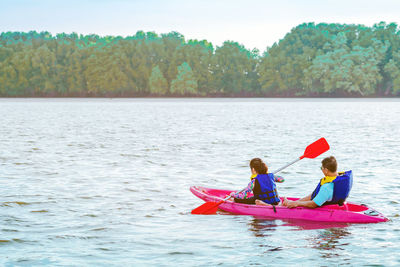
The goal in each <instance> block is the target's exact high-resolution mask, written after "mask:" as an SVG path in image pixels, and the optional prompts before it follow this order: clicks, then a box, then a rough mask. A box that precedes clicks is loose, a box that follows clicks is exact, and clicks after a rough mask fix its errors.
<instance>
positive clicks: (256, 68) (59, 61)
mask: <svg viewBox="0 0 400 267" xmlns="http://www.w3.org/2000/svg"><path fill="white" fill-rule="evenodd" d="M399 36H400V32H399V27H398V25H397V24H395V23H390V24H386V23H385V22H381V23H378V24H375V25H374V26H372V27H366V26H364V25H355V24H325V23H321V24H317V25H315V24H314V23H304V24H301V25H299V26H297V27H295V28H293V29H292V30H291V31H290V32H289V33H288V34H286V36H285V37H284V38H283V39H281V40H279V42H277V43H275V44H274V45H273V46H272V47H268V48H267V49H266V51H265V52H264V53H261V52H260V51H258V50H257V49H253V50H249V49H247V48H245V47H244V46H243V45H241V44H239V43H237V42H234V41H226V42H224V43H223V45H222V46H217V47H214V46H213V44H212V43H210V42H208V41H206V40H201V41H199V40H185V38H184V36H183V35H182V34H180V33H178V32H170V33H167V34H161V35H158V34H156V33H154V32H143V31H139V32H137V33H136V34H135V35H133V36H128V37H121V36H105V37H101V36H98V35H94V34H93V35H78V34H76V33H72V34H65V33H61V34H57V35H55V36H53V35H52V34H50V33H49V32H40V33H38V32H36V31H31V32H27V33H25V32H3V33H1V34H0V97H43V96H49V97H66V96H72V97H73V96H78V97H91V96H94V97H146V96H152V97H153V96H160V97H164V96H218V97H254V96H268V97H282V96H283V97H326V96H336V97H348V96H349V97H376V96H387V97H398V96H400V52H399V48H400V37H399Z"/></svg>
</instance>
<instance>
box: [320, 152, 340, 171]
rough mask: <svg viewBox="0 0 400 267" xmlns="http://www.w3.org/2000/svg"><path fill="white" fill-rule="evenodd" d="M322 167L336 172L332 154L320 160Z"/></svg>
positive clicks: (335, 163)
mask: <svg viewBox="0 0 400 267" xmlns="http://www.w3.org/2000/svg"><path fill="white" fill-rule="evenodd" d="M322 167H324V168H327V169H328V170H329V171H330V172H336V170H337V162H336V159H335V157H334V156H330V157H327V158H324V159H323V160H322Z"/></svg>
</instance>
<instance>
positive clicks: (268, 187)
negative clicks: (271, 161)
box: [254, 173, 280, 205]
mask: <svg viewBox="0 0 400 267" xmlns="http://www.w3.org/2000/svg"><path fill="white" fill-rule="evenodd" d="M255 179H257V181H258V184H259V185H260V191H261V193H260V194H257V195H256V194H255V195H254V196H255V198H256V199H259V200H262V201H264V202H265V203H268V204H272V205H276V204H278V203H279V202H280V199H279V197H278V192H277V191H276V185H275V178H274V174H273V173H268V174H258V175H257V177H256V178H255ZM257 193H258V192H257Z"/></svg>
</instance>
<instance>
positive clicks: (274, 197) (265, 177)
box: [231, 158, 280, 205]
mask: <svg viewBox="0 0 400 267" xmlns="http://www.w3.org/2000/svg"><path fill="white" fill-rule="evenodd" d="M250 170H251V173H252V176H251V181H250V183H249V184H248V185H247V187H246V189H245V190H243V191H241V192H238V193H232V194H231V196H232V197H233V198H234V201H235V202H237V203H244V204H259V202H261V201H263V202H265V203H267V204H270V205H277V204H279V202H280V199H279V197H278V192H277V190H276V185H275V178H274V175H273V174H272V173H268V167H267V165H266V164H265V163H264V162H263V161H262V160H261V159H259V158H254V159H252V160H251V161H250ZM265 203H264V204H265Z"/></svg>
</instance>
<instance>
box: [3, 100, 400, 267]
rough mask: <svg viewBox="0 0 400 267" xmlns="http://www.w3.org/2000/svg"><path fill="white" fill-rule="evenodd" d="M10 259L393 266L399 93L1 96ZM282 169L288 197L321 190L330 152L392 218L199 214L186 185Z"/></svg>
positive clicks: (241, 182)
mask: <svg viewBox="0 0 400 267" xmlns="http://www.w3.org/2000/svg"><path fill="white" fill-rule="evenodd" d="M0 125H1V126H0V214H1V216H0V234H1V236H0V264H1V265H3V266H32V265H33V266H43V265H49V266H88V265H90V266H99V265H104V266H124V265H125V266H210V265H211V266H232V265H234V266H235V265H236V266H252V265H264V266H265V265H268V266H300V265H301V266H337V265H350V266H381V265H382V266H395V265H397V266H399V265H400V251H399V249H400V245H399V244H400V218H399V214H400V211H399V207H400V198H399V194H400V175H399V172H398V168H399V167H400V139H399V135H400V100H399V99H364V100H360V99H290V100H287V99H0ZM320 137H325V138H326V139H327V141H328V142H329V144H330V146H331V150H330V151H328V152H327V153H325V154H323V155H322V156H320V157H318V158H316V159H304V160H302V161H300V162H298V163H296V164H295V165H292V166H290V167H289V168H287V169H285V170H284V171H282V172H281V175H282V176H283V177H284V178H285V179H286V181H285V182H284V183H282V184H278V190H279V193H280V195H283V196H293V197H302V196H305V195H307V194H309V193H310V192H311V191H312V190H313V189H314V187H315V185H316V183H317V181H318V179H320V178H321V176H322V173H321V171H320V169H319V167H320V164H321V160H322V159H323V157H324V156H329V155H334V156H336V158H337V160H338V163H339V169H340V170H349V169H352V170H353V172H354V179H355V180H354V186H353V189H352V192H351V195H350V197H349V199H348V200H349V201H352V202H358V203H365V204H368V205H369V206H371V207H373V208H375V209H377V210H378V211H381V212H382V213H384V214H385V215H386V216H387V217H389V218H390V221H389V222H386V223H380V224H351V225H349V226H347V227H328V226H327V228H324V229H311V230H310V229H308V230H304V229H306V228H307V227H304V225H303V223H302V222H296V223H288V222H287V221H286V222H285V221H281V220H267V219H261V218H254V217H252V216H237V215H231V214H224V213H223V212H219V214H218V215H210V216H202V215H191V214H190V211H191V210H192V209H193V208H195V207H197V206H199V205H201V204H202V203H203V202H202V201H201V200H200V199H198V198H196V197H195V196H193V195H192V194H191V193H190V191H189V187H190V186H192V185H201V186H207V187H214V188H224V189H241V188H243V187H244V186H245V185H246V184H247V182H248V181H249V176H250V171H249V168H248V163H249V160H250V159H251V158H253V157H261V158H263V159H264V160H265V161H266V162H267V164H268V165H269V168H270V170H274V169H278V168H279V167H281V166H283V165H285V164H286V163H288V162H290V161H292V160H294V159H296V158H297V157H299V156H301V155H302V154H303V151H304V149H305V147H306V146H307V145H308V144H310V143H311V142H313V141H315V140H317V139H318V138H320Z"/></svg>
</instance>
